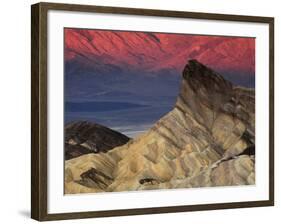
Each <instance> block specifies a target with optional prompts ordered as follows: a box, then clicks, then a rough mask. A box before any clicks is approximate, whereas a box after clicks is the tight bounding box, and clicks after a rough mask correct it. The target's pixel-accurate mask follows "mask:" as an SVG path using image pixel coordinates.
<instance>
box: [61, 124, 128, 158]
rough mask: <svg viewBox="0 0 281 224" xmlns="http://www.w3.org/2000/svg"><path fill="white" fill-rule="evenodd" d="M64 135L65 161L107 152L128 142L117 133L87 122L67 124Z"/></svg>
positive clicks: (123, 136)
mask: <svg viewBox="0 0 281 224" xmlns="http://www.w3.org/2000/svg"><path fill="white" fill-rule="evenodd" d="M64 133H65V138H64V139H65V144H64V151H65V159H66V160H68V159H72V158H75V157H78V156H81V155H84V154H88V153H99V152H107V151H109V150H111V149H113V148H115V147H117V146H120V145H124V144H125V143H127V142H128V141H129V140H130V138H128V137H127V136H125V135H123V134H121V133H119V132H117V131H114V130H111V129H109V128H107V127H104V126H102V125H99V124H96V123H93V122H87V121H78V122H72V123H69V124H67V125H66V126H65V131H64Z"/></svg>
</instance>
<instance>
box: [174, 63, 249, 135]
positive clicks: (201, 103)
mask: <svg viewBox="0 0 281 224" xmlns="http://www.w3.org/2000/svg"><path fill="white" fill-rule="evenodd" d="M176 107H177V108H178V109H180V110H182V111H184V112H185V113H188V114H191V115H192V116H193V117H194V118H195V119H196V120H197V121H198V122H199V123H200V124H204V126H206V127H207V128H208V129H209V130H211V129H212V126H213V124H214V122H215V120H216V118H217V116H218V115H220V114H221V113H222V112H223V113H226V114H228V115H231V116H233V117H234V118H237V119H239V120H241V121H243V122H245V123H247V124H249V123H248V122H249V121H250V123H251V124H252V122H253V119H254V118H253V114H254V91H253V90H250V89H245V88H241V87H235V86H233V85H232V84H231V82H229V81H227V80H225V79H224V78H223V76H222V75H220V74H218V73H217V72H215V71H213V70H212V69H211V68H208V67H207V66H205V65H203V64H201V63H200V62H198V61H197V60H190V61H188V63H187V65H186V66H185V68H184V70H183V79H182V83H181V88H180V94H179V96H178V99H177V103H176ZM251 124H249V126H251V127H253V125H251ZM251 129H252V128H251Z"/></svg>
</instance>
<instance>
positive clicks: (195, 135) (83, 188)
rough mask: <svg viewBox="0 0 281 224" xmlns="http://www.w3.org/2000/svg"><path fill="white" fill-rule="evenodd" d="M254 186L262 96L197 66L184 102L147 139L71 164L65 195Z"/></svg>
mask: <svg viewBox="0 0 281 224" xmlns="http://www.w3.org/2000/svg"><path fill="white" fill-rule="evenodd" d="M254 183H255V92H254V90H252V89H246V88H242V87H237V86H233V85H232V84H231V83H230V82H228V81H226V80H225V79H224V78H223V77H222V76H221V75H219V74H217V73H216V72H214V71H212V70H211V69H210V68H208V67H206V66H204V65H203V64H200V63H199V62H198V61H196V60H191V61H189V62H188V64H187V65H186V67H185V69H184V71H183V79H182V83H181V89H180V93H179V96H178V98H177V102H176V104H175V107H174V109H173V110H172V111H170V112H169V113H168V114H166V115H165V116H164V117H162V118H161V119H160V120H159V121H158V122H157V123H156V124H155V125H154V126H153V127H152V128H151V129H150V130H148V131H147V132H146V133H145V134H143V135H141V136H139V137H137V138H136V139H134V140H131V141H129V142H128V143H127V144H125V145H122V146H119V147H116V148H114V149H113V150H110V151H108V152H107V153H99V154H88V155H83V156H80V157H78V158H74V159H71V160H68V161H66V162H65V192H66V193H68V194H71V193H84V192H103V191H129V190H145V189H168V188H191V187H212V186H230V185H249V184H254Z"/></svg>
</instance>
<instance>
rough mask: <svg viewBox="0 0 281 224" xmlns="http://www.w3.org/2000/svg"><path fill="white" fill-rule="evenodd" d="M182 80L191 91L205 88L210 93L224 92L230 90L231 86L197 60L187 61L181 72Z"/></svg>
mask: <svg viewBox="0 0 281 224" xmlns="http://www.w3.org/2000/svg"><path fill="white" fill-rule="evenodd" d="M183 78H184V79H185V80H187V81H188V83H189V85H190V87H191V88H192V89H193V91H198V90H200V89H202V88H205V89H206V90H207V91H208V92H209V93H211V92H225V91H229V90H231V89H232V84H231V83H230V82H228V81H226V80H225V79H224V78H223V77H222V76H221V75H220V74H218V73H216V72H215V71H213V70H212V69H210V68H208V67H207V66H205V65H203V64H201V63H200V62H199V61H197V60H194V59H193V60H189V61H188V63H187V65H186V66H185V68H184V70H183Z"/></svg>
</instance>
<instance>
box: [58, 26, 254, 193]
mask: <svg viewBox="0 0 281 224" xmlns="http://www.w3.org/2000/svg"><path fill="white" fill-rule="evenodd" d="M63 41H64V46H63V47H64V53H63V54H64V69H63V70H64V74H63V75H64V77H63V79H64V90H63V91H64V161H62V162H64V180H62V181H64V193H65V194H82V193H101V192H123V191H144V190H164V189H183V188H206V187H208V188H213V187H228V186H245V185H255V73H256V71H255V68H256V67H255V61H256V60H255V52H256V38H255V37H251V36H249V37H247V36H243V37H239V36H222V35H200V34H194V33H190V34H189V33H164V32H147V31H124V30H106V29H90V28H75V27H74V28H73V27H64V30H63Z"/></svg>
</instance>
